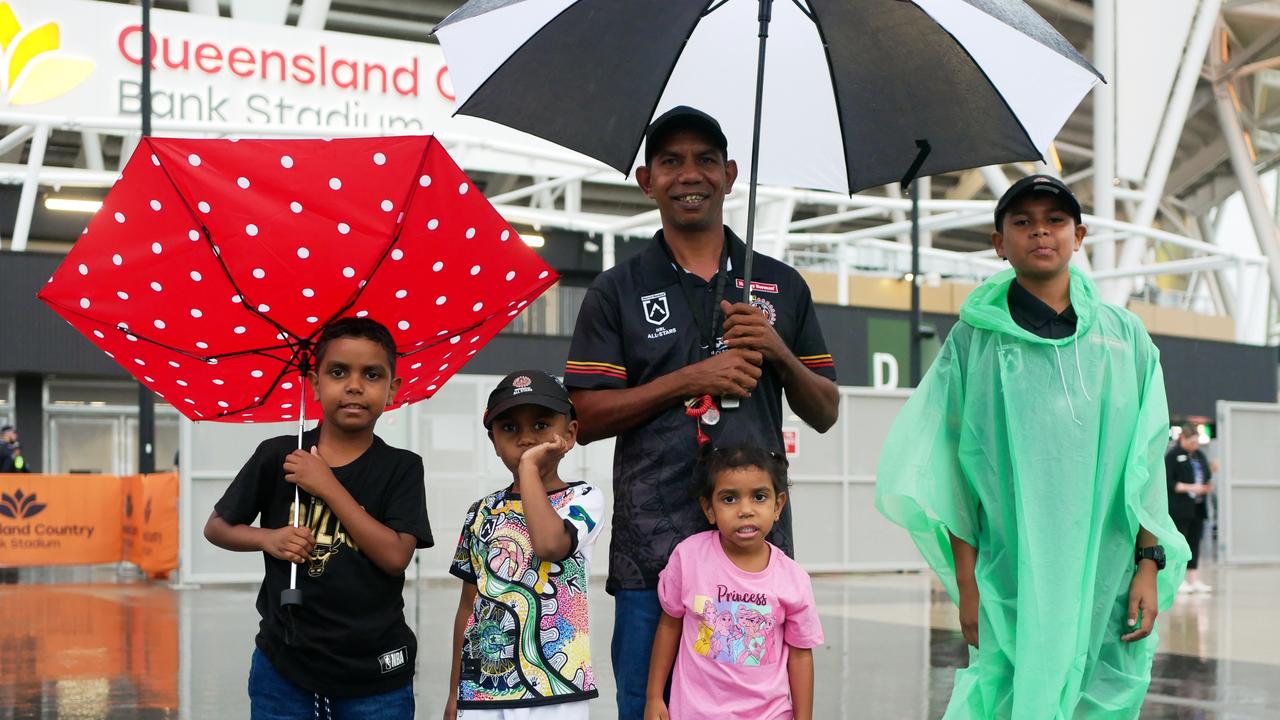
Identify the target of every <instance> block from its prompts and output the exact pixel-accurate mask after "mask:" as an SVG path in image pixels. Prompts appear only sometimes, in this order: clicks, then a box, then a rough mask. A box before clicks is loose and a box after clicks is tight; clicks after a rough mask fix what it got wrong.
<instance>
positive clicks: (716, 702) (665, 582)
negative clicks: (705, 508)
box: [658, 530, 823, 720]
mask: <svg viewBox="0 0 1280 720" xmlns="http://www.w3.org/2000/svg"><path fill="white" fill-rule="evenodd" d="M658 600H659V602H661V603H662V609H663V610H664V611H665V612H666V613H667V614H668V615H670V616H672V617H677V618H683V622H684V629H683V631H682V632H681V634H680V647H679V650H677V652H676V667H675V676H674V677H673V678H672V681H671V703H670V706H669V707H668V709H669V711H670V713H671V720H699V719H700V718H707V719H708V720H712V719H714V720H722V719H723V718H727V717H750V718H754V719H756V720H790V718H791V717H792V711H791V686H790V683H789V682H788V679H787V657H788V655H789V650H788V648H789V647H797V648H812V647H817V646H818V645H821V644H822V641H823V638H822V624H821V623H820V622H819V621H818V611H817V608H816V607H815V606H814V600H813V586H812V585H811V584H810V582H809V575H808V574H807V573H805V571H804V570H802V569H801V568H800V566H799V565H797V564H796V562H795V561H794V560H792V559H791V558H789V557H787V556H786V554H785V553H783V552H782V551H781V550H779V549H778V548H776V547H774V546H773V545H769V564H768V565H767V566H765V569H764V570H762V571H760V572H758V573H753V572H747V571H745V570H742V569H741V568H739V567H738V566H737V565H734V564H733V561H732V560H730V559H729V556H728V555H726V554H725V552H724V548H723V547H722V546H721V545H720V533H719V532H718V531H716V530H708V531H707V532H704V533H699V534H697V535H694V536H693V537H690V538H688V539H686V540H685V541H684V542H682V543H680V544H679V545H677V546H676V549H675V552H673V553H671V559H670V560H669V561H668V562H667V566H666V568H664V569H663V570H662V573H661V574H660V575H659V576H658Z"/></svg>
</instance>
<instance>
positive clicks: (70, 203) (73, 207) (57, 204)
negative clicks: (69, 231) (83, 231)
mask: <svg viewBox="0 0 1280 720" xmlns="http://www.w3.org/2000/svg"><path fill="white" fill-rule="evenodd" d="M44 206H45V209H47V210H63V211H66V212H81V213H96V212H98V208H100V207H102V201H101V200H76V199H74V198H62V197H50V198H45V199H44Z"/></svg>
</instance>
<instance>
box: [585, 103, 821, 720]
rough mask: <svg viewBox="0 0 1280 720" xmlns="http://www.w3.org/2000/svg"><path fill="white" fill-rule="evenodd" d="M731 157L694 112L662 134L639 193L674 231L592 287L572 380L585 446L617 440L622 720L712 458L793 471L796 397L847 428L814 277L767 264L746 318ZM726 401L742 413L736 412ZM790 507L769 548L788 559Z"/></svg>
mask: <svg viewBox="0 0 1280 720" xmlns="http://www.w3.org/2000/svg"><path fill="white" fill-rule="evenodd" d="M727 146H728V142H727V140H726V138H725V135H724V132H723V131H722V130H721V129H720V124H719V123H718V122H716V120H715V119H713V118H712V117H711V116H709V115H707V114H706V113H703V112H701V111H699V110H695V109H693V108H689V107H684V106H681V107H677V108H674V109H672V110H670V111H668V112H666V113H664V114H663V115H662V116H660V117H659V118H658V119H656V120H654V121H653V123H652V124H650V126H649V128H648V130H647V131H646V133H645V164H644V166H642V167H640V168H637V170H636V181H637V182H638V183H639V185H640V189H641V190H643V191H644V193H645V195H646V196H648V197H650V198H652V199H653V201H654V203H655V204H656V205H657V206H658V213H659V215H660V216H661V218H662V229H661V230H660V231H658V233H657V234H656V235H655V236H654V238H653V241H652V242H651V243H650V244H649V245H648V247H646V248H645V249H644V250H643V251H642V252H641V253H640V254H638V255H637V256H635V257H633V258H631V259H630V260H628V261H626V262H624V263H622V264H621V265H618V266H617V267H614V268H611V269H609V270H607V271H605V272H604V273H602V274H600V275H599V276H598V277H597V278H596V280H595V282H594V283H592V286H591V288H590V290H589V291H588V292H587V295H586V298H585V299H584V301H583V304H582V309H581V311H580V312H579V315H578V322H577V325H576V326H575V328H574V335H573V343H572V345H571V347H570V350H569V361H568V363H567V365H566V367H565V384H566V385H567V386H568V387H569V388H570V390H571V393H572V397H573V403H574V406H575V407H576V408H577V410H578V418H579V422H580V429H579V431H578V439H579V440H580V441H581V442H583V443H588V442H591V441H593V440H599V439H601V438H607V437H613V436H617V438H618V439H617V444H616V446H615V449H614V462H613V491H614V509H613V516H612V523H613V529H612V540H611V542H610V547H609V580H608V583H607V585H606V588H607V590H608V591H609V592H610V593H611V594H612V595H614V599H615V620H614V634H613V645H612V657H613V669H614V675H615V678H616V680H617V686H618V716H619V718H620V720H640V718H641V717H642V716H643V713H644V706H645V689H646V688H645V686H646V682H647V680H648V675H649V656H650V649H651V647H652V645H653V638H654V634H655V632H656V630H657V625H658V620H659V619H660V617H661V615H662V609H661V606H660V605H659V603H658V596H657V592H656V587H657V582H658V572H659V571H661V570H662V568H663V567H664V566H665V565H666V562H667V559H668V558H669V557H670V555H671V551H672V549H674V548H675V546H676V545H677V544H678V543H679V542H680V541H681V540H684V539H685V538H686V537H688V536H690V535H693V534H695V533H698V532H701V531H703V530H706V529H707V528H708V525H707V521H706V518H705V517H704V516H703V514H702V512H701V511H700V509H699V507H698V504H697V503H696V502H695V501H694V499H693V498H692V496H691V494H690V480H691V476H692V471H693V466H694V461H695V460H696V458H697V455H698V449H699V447H700V445H701V444H702V443H703V442H711V443H713V444H714V445H715V446H725V445H731V444H732V445H740V444H745V443H751V444H755V445H758V446H760V447H762V448H764V449H766V450H770V451H773V452H776V453H778V454H779V455H781V454H782V453H783V451H784V448H783V444H782V393H783V392H784V391H785V392H786V396H787V403H788V405H789V406H790V408H791V409H792V410H793V411H794V412H795V413H796V414H797V415H799V416H800V418H801V419H803V420H804V421H805V422H806V423H808V424H809V425H811V426H813V427H814V428H816V429H817V430H818V431H819V432H825V431H826V430H827V429H829V428H830V427H831V426H832V425H834V424H835V422H836V413H837V406H838V402H839V393H838V391H837V388H836V384H835V367H834V363H833V362H832V358H831V355H830V354H828V352H827V349H826V344H825V341H824V340H823V338H822V331H821V329H820V328H819V327H818V319H817V316H816V315H815V314H814V309H813V301H812V298H811V296H810V293H809V287H808V286H807V285H806V284H805V282H804V279H803V278H801V277H800V274H799V273H798V272H796V271H795V270H794V269H793V268H790V267H788V266H787V265H785V264H784V263H781V262H779V261H777V260H774V259H773V258H770V257H767V256H764V255H760V254H759V253H757V254H755V256H754V258H753V260H752V263H753V265H754V270H753V272H752V275H753V277H752V278H751V281H752V282H751V287H752V295H753V300H752V303H751V304H750V305H748V304H746V303H742V302H737V301H738V300H739V299H740V298H741V297H742V294H743V293H742V287H743V282H744V281H743V278H742V267H743V265H744V263H745V261H746V245H745V244H744V243H743V242H742V241H741V240H740V239H738V237H737V236H736V235H734V234H733V231H731V230H729V228H727V227H725V225H724V199H725V196H726V195H728V194H729V193H730V192H731V191H732V190H733V182H734V180H735V179H736V177H737V174H738V166H737V163H735V162H734V161H733V160H730V159H729V157H728V153H727V150H728V147H727ZM723 397H730V398H738V399H740V402H741V405H740V407H738V408H736V409H730V408H729V407H724V406H722V404H721V398H723ZM798 502H800V503H803V502H804V499H803V498H800V499H799V500H798ZM790 507H791V503H788V504H787V507H786V510H785V511H784V513H783V516H782V518H781V520H780V521H779V523H778V524H776V525H775V526H774V530H773V532H772V533H771V534H770V536H769V540H770V541H771V542H772V543H773V544H774V545H776V546H778V547H780V548H782V549H783V550H784V551H786V552H787V553H788V554H792V553H793V552H794V551H793V543H792V537H791V515H790Z"/></svg>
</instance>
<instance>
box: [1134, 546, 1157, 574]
mask: <svg viewBox="0 0 1280 720" xmlns="http://www.w3.org/2000/svg"><path fill="white" fill-rule="evenodd" d="M1143 560H1155V561H1156V570H1163V569H1164V547H1163V546H1160V545H1152V546H1151V547H1144V548H1138V549H1137V551H1136V552H1135V553H1134V557H1133V563H1134V564H1135V565H1137V564H1138V563H1140V562H1142V561H1143Z"/></svg>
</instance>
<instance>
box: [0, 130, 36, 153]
mask: <svg viewBox="0 0 1280 720" xmlns="http://www.w3.org/2000/svg"><path fill="white" fill-rule="evenodd" d="M35 130H36V126H35V125H19V126H18V127H16V128H14V129H13V130H12V131H10V132H9V134H8V135H5V136H4V137H3V138H0V155H4V154H5V153H7V152H9V151H10V150H13V149H14V148H16V147H18V146H20V145H22V143H24V142H26V141H27V140H29V139H30V138H31V136H32V135H33V134H34V133H35Z"/></svg>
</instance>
